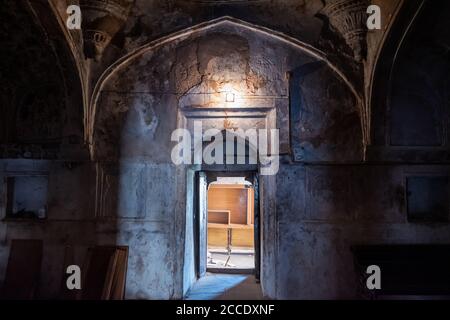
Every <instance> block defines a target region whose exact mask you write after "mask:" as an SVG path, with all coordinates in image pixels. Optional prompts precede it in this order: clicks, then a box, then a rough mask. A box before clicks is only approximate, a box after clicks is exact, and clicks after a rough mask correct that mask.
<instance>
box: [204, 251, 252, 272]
mask: <svg viewBox="0 0 450 320" xmlns="http://www.w3.org/2000/svg"><path fill="white" fill-rule="evenodd" d="M209 253H210V256H209V255H208V258H209V259H208V268H237V269H254V268H255V257H254V253H253V251H239V252H238V251H236V252H232V253H231V255H230V259H229V260H228V263H227V264H226V262H227V259H228V254H227V253H226V252H225V251H219V250H210V251H209ZM225 264H226V265H225Z"/></svg>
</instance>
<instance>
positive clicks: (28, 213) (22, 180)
mask: <svg viewBox="0 0 450 320" xmlns="http://www.w3.org/2000/svg"><path fill="white" fill-rule="evenodd" d="M5 184H6V212H5V218H7V219H45V218H46V217H47V197H48V175H45V174H29V175H28V174H20V175H10V176H7V177H6V178H5Z"/></svg>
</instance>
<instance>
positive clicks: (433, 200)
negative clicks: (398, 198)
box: [406, 176, 450, 222]
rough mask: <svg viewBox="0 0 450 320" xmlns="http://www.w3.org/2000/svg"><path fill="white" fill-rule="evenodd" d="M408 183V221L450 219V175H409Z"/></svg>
mask: <svg viewBox="0 0 450 320" xmlns="http://www.w3.org/2000/svg"><path fill="white" fill-rule="evenodd" d="M406 184H407V200H408V203H407V210H408V221H411V222H415V221H417V222H447V221H449V212H450V206H449V201H450V197H449V194H450V191H449V177H447V176H415V177H408V178H407V183H406Z"/></svg>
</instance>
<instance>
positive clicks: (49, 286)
mask: <svg viewBox="0 0 450 320" xmlns="http://www.w3.org/2000/svg"><path fill="white" fill-rule="evenodd" d="M72 165H73V164H71V163H65V162H53V161H46V160H27V159H22V160H19V159H2V160H0V181H1V182H2V183H0V216H1V219H2V220H1V223H0V232H1V233H0V236H1V239H0V261H1V263H0V279H1V281H3V279H4V276H5V271H6V265H7V261H8V255H9V248H10V244H11V239H42V240H43V244H44V252H43V262H42V269H41V270H42V271H41V280H40V281H41V282H40V286H39V288H40V291H39V292H38V296H39V297H43V298H44V297H53V298H56V297H58V295H59V294H60V292H61V291H60V288H61V281H62V279H63V278H62V277H63V274H64V273H63V272H64V258H65V254H66V246H70V247H71V248H72V249H73V257H70V256H68V258H69V259H71V260H72V261H73V262H74V263H76V264H78V265H83V262H84V255H85V252H86V249H87V247H88V246H92V245H93V244H95V243H96V241H97V239H96V223H95V220H94V217H93V216H92V212H93V204H94V194H95V180H94V179H92V177H95V168H94V167H93V166H92V165H91V164H90V163H84V164H77V165H76V166H72ZM17 174H21V175H33V174H41V175H46V176H48V193H47V194H48V205H47V217H46V219H44V220H27V219H11V218H5V214H6V212H5V210H6V203H5V200H6V197H5V192H6V188H5V187H6V184H5V183H4V181H5V177H7V176H11V175H12V176H14V175H17ZM81 235H82V236H81ZM67 252H69V251H67Z"/></svg>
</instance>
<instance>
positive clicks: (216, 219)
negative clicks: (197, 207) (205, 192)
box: [208, 210, 231, 224]
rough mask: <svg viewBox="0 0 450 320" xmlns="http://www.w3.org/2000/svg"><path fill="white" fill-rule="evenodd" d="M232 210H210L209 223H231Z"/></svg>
mask: <svg viewBox="0 0 450 320" xmlns="http://www.w3.org/2000/svg"><path fill="white" fill-rule="evenodd" d="M230 216H231V211H230V210H208V224H209V223H221V224H230V221H231V220H230Z"/></svg>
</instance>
